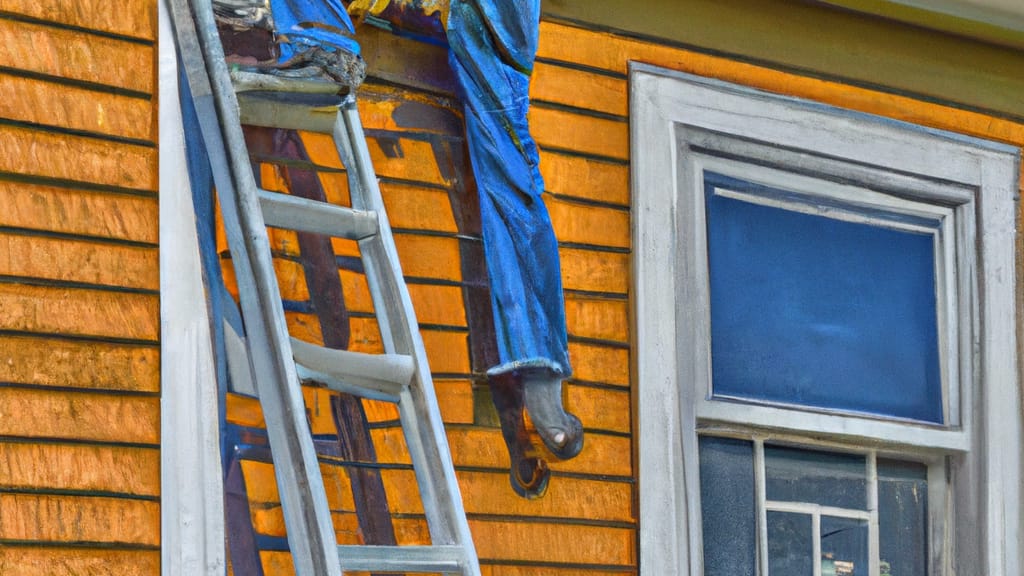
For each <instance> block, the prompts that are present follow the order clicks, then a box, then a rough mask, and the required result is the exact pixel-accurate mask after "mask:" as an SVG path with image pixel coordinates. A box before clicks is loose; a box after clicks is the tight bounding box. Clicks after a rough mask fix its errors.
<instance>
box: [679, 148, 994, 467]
mask: <svg viewBox="0 0 1024 576" xmlns="http://www.w3.org/2000/svg"><path fill="white" fill-rule="evenodd" d="M682 130H685V128H683V129H682ZM730 139H732V138H729V137H726V136H717V137H716V138H715V139H713V140H712V139H704V140H703V141H702V147H701V149H700V151H699V152H698V151H693V150H692V149H689V148H685V149H684V148H680V149H681V150H687V151H688V153H686V154H685V155H680V158H679V162H680V166H679V175H680V182H679V184H678V187H679V191H680V196H679V198H678V200H677V202H678V204H677V209H678V211H679V218H680V220H681V221H682V222H690V223H691V224H690V225H689V226H686V225H681V229H679V230H678V231H677V234H678V238H679V241H680V242H681V246H682V247H683V250H684V251H687V252H689V251H690V250H689V248H688V247H692V251H693V252H695V257H693V258H687V259H686V260H685V262H684V263H683V265H682V266H681V271H680V272H681V278H682V279H683V281H684V282H686V283H688V284H690V285H692V293H693V297H692V298H689V299H687V300H681V301H680V302H679V303H678V305H679V306H682V307H689V308H691V310H690V311H689V316H690V317H692V318H694V319H696V320H697V321H698V326H697V328H696V329H695V332H694V333H693V336H694V337H696V338H697V340H696V341H695V342H691V343H690V344H689V345H687V346H685V347H684V349H683V350H682V351H681V354H682V355H683V358H684V359H685V362H687V363H691V364H692V365H693V370H694V378H693V380H692V382H691V384H692V385H693V386H694V389H695V390H694V396H693V398H694V400H695V402H696V410H697V418H698V419H699V420H700V421H702V422H704V421H707V422H718V423H721V422H730V423H738V424H744V425H748V426H752V427H758V428H763V429H769V430H771V429H775V430H784V431H789V432H792V431H804V432H811V433H815V434H820V433H824V434H829V435H831V436H846V437H849V438H854V439H872V440H874V441H876V442H880V443H901V444H906V445H911V446H918V447H931V448H940V449H945V450H967V449H968V447H969V445H970V438H969V430H970V426H969V418H970V411H969V410H968V411H966V412H964V411H962V410H961V398H970V390H971V387H970V383H971V382H972V381H973V376H972V370H973V369H972V365H973V363H972V355H971V350H972V345H971V342H972V339H973V338H972V335H971V332H970V329H969V328H970V323H969V319H970V317H971V316H972V315H973V314H972V313H971V312H970V311H967V310H964V309H962V308H961V306H960V303H961V302H970V297H969V296H970V294H969V293H968V294H962V293H961V290H969V286H968V285H967V283H960V282H958V278H959V277H961V276H964V277H966V278H970V277H973V274H972V272H971V270H972V269H973V265H974V259H973V257H972V254H971V253H970V252H969V251H963V250H961V251H959V253H958V251H957V250H956V246H958V245H960V246H970V245H971V243H972V242H973V238H974V227H973V219H971V218H969V217H968V215H969V214H970V212H971V211H972V210H973V209H974V207H973V200H970V199H965V198H963V197H962V196H961V197H959V198H958V199H957V201H956V202H958V203H957V204H955V205H952V206H951V205H949V203H948V200H949V199H950V198H954V197H957V196H958V194H957V193H958V192H959V190H958V189H957V188H948V187H946V186H944V185H942V184H941V183H935V182H930V181H921V182H917V186H915V187H914V190H913V191H908V190H907V189H906V188H902V189H900V190H898V191H897V192H898V193H899V194H900V195H899V196H897V195H894V194H893V193H892V191H888V190H887V191H885V192H882V191H878V190H869V189H866V188H863V187H862V186H858V185H854V184H850V183H839V182H836V181H835V180H834V178H835V175H834V172H835V170H830V169H829V164H836V163H841V161H839V160H830V161H829V162H827V163H822V165H821V166H819V167H817V168H816V170H815V171H814V172H811V171H809V170H808V169H807V168H808V167H807V166H804V167H802V168H800V169H801V170H802V171H803V172H804V174H798V173H795V172H791V171H789V170H793V169H795V167H793V166H791V165H788V164H786V163H785V161H784V160H785V159H783V161H782V162H779V159H778V158H775V157H774V155H773V154H772V153H771V149H770V148H768V147H766V146H763V147H761V148H760V149H759V150H756V152H759V154H758V155H756V156H750V157H736V156H735V155H734V154H731V156H732V157H731V158H723V157H721V156H716V154H720V153H721V149H722V148H727V146H724V145H720V146H716V147H711V145H713V144H727V141H728V140H730ZM769 165H770V166H772V167H769ZM860 169H861V170H867V168H865V167H863V166H861V167H860ZM708 172H713V173H716V174H721V175H725V176H730V177H734V178H737V179H740V180H744V181H748V182H753V183H757V184H759V185H763V186H765V187H771V188H775V189H781V190H785V191H786V192H791V193H792V194H788V195H787V196H786V197H785V198H778V197H772V196H767V195H755V194H749V193H745V194H738V195H739V196H742V197H744V199H745V200H747V201H752V202H759V203H763V204H766V205H771V206H776V207H780V208H782V209H785V210H791V211H796V212H806V213H812V214H813V213H818V212H822V211H824V210H825V208H828V213H829V214H830V217H834V218H838V219H849V220H852V221H859V222H866V223H870V224H874V225H881V226H885V227H892V228H894V229H899V230H909V231H918V232H923V231H926V229H925V228H924V227H922V226H921V225H919V224H916V223H915V222H916V221H917V220H924V221H931V222H934V223H935V226H934V228H933V230H932V231H930V233H932V234H933V235H934V246H935V251H934V252H935V253H934V263H935V277H936V287H935V290H936V308H937V310H936V314H937V323H938V346H939V356H940V358H939V361H940V381H941V385H940V389H941V393H942V411H943V423H942V424H932V423H927V422H918V421H912V420H905V419H899V418H895V417H890V416H882V415H873V414H864V413H857V412H848V411H842V410H834V409H828V408H813V407H809V406H803V405H796V404H774V405H772V404H770V403H767V402H755V401H751V400H736V401H730V400H727V399H723V398H720V397H714V396H713V382H712V376H711V347H710V346H711V345H710V340H711V338H710V332H711V320H710V291H709V274H708V260H707V254H708V251H707V235H706V231H707V222H706V220H705V194H704V190H705V183H704V175H705V174H706V173H708ZM876 176H877V177H876V178H875V179H874V180H876V181H880V180H882V179H884V174H877V175H876ZM876 187H877V186H876ZM723 193H726V194H728V193H730V192H728V191H725V192H723ZM734 195H736V194H735V193H734ZM939 202H941V203H939ZM837 212H838V213H837ZM961 220H962V222H961ZM964 322H966V327H967V329H966V330H960V327H961V325H964ZM683 385H686V384H685V383H683ZM965 420H968V421H967V422H965ZM964 424H968V425H967V426H964Z"/></svg>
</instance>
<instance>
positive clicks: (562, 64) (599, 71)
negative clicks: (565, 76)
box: [536, 58, 629, 80]
mask: <svg viewBox="0 0 1024 576" xmlns="http://www.w3.org/2000/svg"><path fill="white" fill-rule="evenodd" d="M536 61H537V62H540V63H542V64H548V65H550V66H557V67H559V68H568V69H570V70H577V71H579V72H586V73H588V74H596V75H598V76H607V77H609V78H615V79H616V80H626V79H628V78H629V75H628V74H622V73H619V72H616V71H614V70H605V69H604V68H597V67H595V66H587V65H586V64H579V63H577V62H567V61H565V60H555V59H554V58H537V60H536Z"/></svg>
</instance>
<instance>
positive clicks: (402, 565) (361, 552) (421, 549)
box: [338, 546, 465, 572]
mask: <svg viewBox="0 0 1024 576" xmlns="http://www.w3.org/2000/svg"><path fill="white" fill-rule="evenodd" d="M464 556H465V552H464V551H463V549H462V547H461V546H338V559H339V560H340V561H341V568H342V570H345V571H353V572H357V571H358V572H461V566H462V563H463V557H464Z"/></svg>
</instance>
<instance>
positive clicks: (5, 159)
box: [0, 126, 157, 192]
mask: <svg viewBox="0 0 1024 576" xmlns="http://www.w3.org/2000/svg"><path fill="white" fill-rule="evenodd" d="M0 141H2V142H3V143H4V147H3V148H2V149H0V172H16V173H21V174H25V175H26V176H39V177H44V178H58V179H61V180H72V181H76V182H88V183H91V184H101V185H106V186H118V187H122V188H135V189H139V190H148V191H154V192H155V191H156V189H157V173H156V168H157V151H156V148H150V147H147V146H140V145H137V144H125V143H122V142H110V141H107V140H99V139H96V138H88V137H85V136H69V135H65V134H52V133H48V132H38V131H34V130H29V129H27V128H18V127H14V126H0Z"/></svg>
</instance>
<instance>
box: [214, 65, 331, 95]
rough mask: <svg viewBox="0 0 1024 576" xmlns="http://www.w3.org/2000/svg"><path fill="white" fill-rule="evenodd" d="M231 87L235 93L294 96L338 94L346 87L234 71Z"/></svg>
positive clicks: (319, 81) (308, 80) (328, 82)
mask: <svg viewBox="0 0 1024 576" xmlns="http://www.w3.org/2000/svg"><path fill="white" fill-rule="evenodd" d="M230 73H231V85H232V86H233V87H234V89H235V92H288V93H292V94H338V93H339V92H341V91H342V90H344V89H345V87H343V86H341V85H339V84H337V83H335V82H330V81H327V80H314V79H309V78H289V77H287V76H277V75H274V74H263V73H260V72H249V71H245V70H238V69H233V70H231V71H230Z"/></svg>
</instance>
